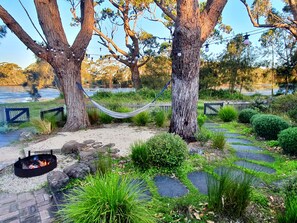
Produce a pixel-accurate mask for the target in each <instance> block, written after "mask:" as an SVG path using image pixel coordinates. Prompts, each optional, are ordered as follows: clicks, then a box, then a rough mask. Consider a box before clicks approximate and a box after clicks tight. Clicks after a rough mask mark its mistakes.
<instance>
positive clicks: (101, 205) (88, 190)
mask: <svg viewBox="0 0 297 223" xmlns="http://www.w3.org/2000/svg"><path fill="white" fill-rule="evenodd" d="M140 188H141V185H140V184H139V183H137V182H135V180H130V179H128V177H127V176H125V175H121V176H119V175H117V174H116V173H113V172H111V173H108V174H106V175H103V176H100V175H95V176H89V177H87V178H86V181H85V183H84V185H83V186H82V187H80V188H76V189H74V190H73V191H72V192H71V193H70V194H69V195H68V196H67V198H66V202H65V204H64V205H63V206H62V209H61V210H60V211H59V212H58V214H59V216H60V218H61V222H74V223H81V222H94V223H95V222H98V223H99V222H100V223H109V222H114V223H120V222H130V223H152V222H155V220H154V217H153V214H152V213H151V211H150V209H149V208H147V202H148V199H143V198H144V196H145V195H144V193H143V191H142V190H141V189H140Z"/></svg>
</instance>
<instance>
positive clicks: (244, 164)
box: [235, 160, 275, 174]
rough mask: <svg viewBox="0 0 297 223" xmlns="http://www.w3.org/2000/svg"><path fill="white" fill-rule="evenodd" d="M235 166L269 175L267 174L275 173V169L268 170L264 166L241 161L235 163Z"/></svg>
mask: <svg viewBox="0 0 297 223" xmlns="http://www.w3.org/2000/svg"><path fill="white" fill-rule="evenodd" d="M235 164H236V165H237V166H241V167H244V168H247V169H250V170H253V171H256V172H264V173H269V174H272V173H275V169H272V168H269V167H266V166H262V165H259V164H255V163H251V162H247V161H243V160H239V161H236V162H235Z"/></svg>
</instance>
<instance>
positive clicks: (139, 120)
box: [132, 111, 150, 126]
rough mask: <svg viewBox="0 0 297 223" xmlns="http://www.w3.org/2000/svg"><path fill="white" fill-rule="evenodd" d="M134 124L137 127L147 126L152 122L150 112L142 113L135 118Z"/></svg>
mask: <svg viewBox="0 0 297 223" xmlns="http://www.w3.org/2000/svg"><path fill="white" fill-rule="evenodd" d="M132 120H133V123H134V124H135V125H137V126H146V125H147V123H149V121H150V114H149V113H148V112H146V111H145V112H141V113H139V114H137V115H136V116H134V117H133V119H132Z"/></svg>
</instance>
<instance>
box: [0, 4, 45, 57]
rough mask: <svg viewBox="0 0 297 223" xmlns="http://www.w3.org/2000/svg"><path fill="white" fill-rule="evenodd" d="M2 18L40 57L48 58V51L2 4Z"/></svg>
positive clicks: (0, 7) (0, 12) (0, 14)
mask: <svg viewBox="0 0 297 223" xmlns="http://www.w3.org/2000/svg"><path fill="white" fill-rule="evenodd" d="M0 18H1V19H2V21H3V22H4V23H5V24H6V25H7V27H8V28H9V29H10V30H11V31H12V32H13V33H14V34H15V35H16V36H17V37H18V38H19V39H20V40H21V41H22V42H23V43H24V44H25V45H26V46H27V47H28V48H29V49H30V50H31V51H32V52H33V53H34V54H35V55H37V56H38V57H40V58H42V59H45V60H47V57H48V52H47V51H46V49H45V48H42V46H40V45H38V44H37V43H36V42H35V41H34V40H33V39H32V38H31V37H30V36H29V35H28V34H27V33H26V31H24V30H23V28H22V27H21V26H20V25H19V24H18V22H17V21H16V20H15V19H14V18H13V17H12V16H11V15H10V14H9V13H8V12H7V11H6V10H5V9H4V8H3V7H2V6H1V5H0Z"/></svg>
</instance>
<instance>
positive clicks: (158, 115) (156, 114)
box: [152, 109, 166, 127]
mask: <svg viewBox="0 0 297 223" xmlns="http://www.w3.org/2000/svg"><path fill="white" fill-rule="evenodd" d="M152 116H153V118H154V121H155V124H156V126H158V127H163V126H164V124H165V121H166V114H165V112H164V111H163V110H161V109H158V110H156V111H153V113H152Z"/></svg>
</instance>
